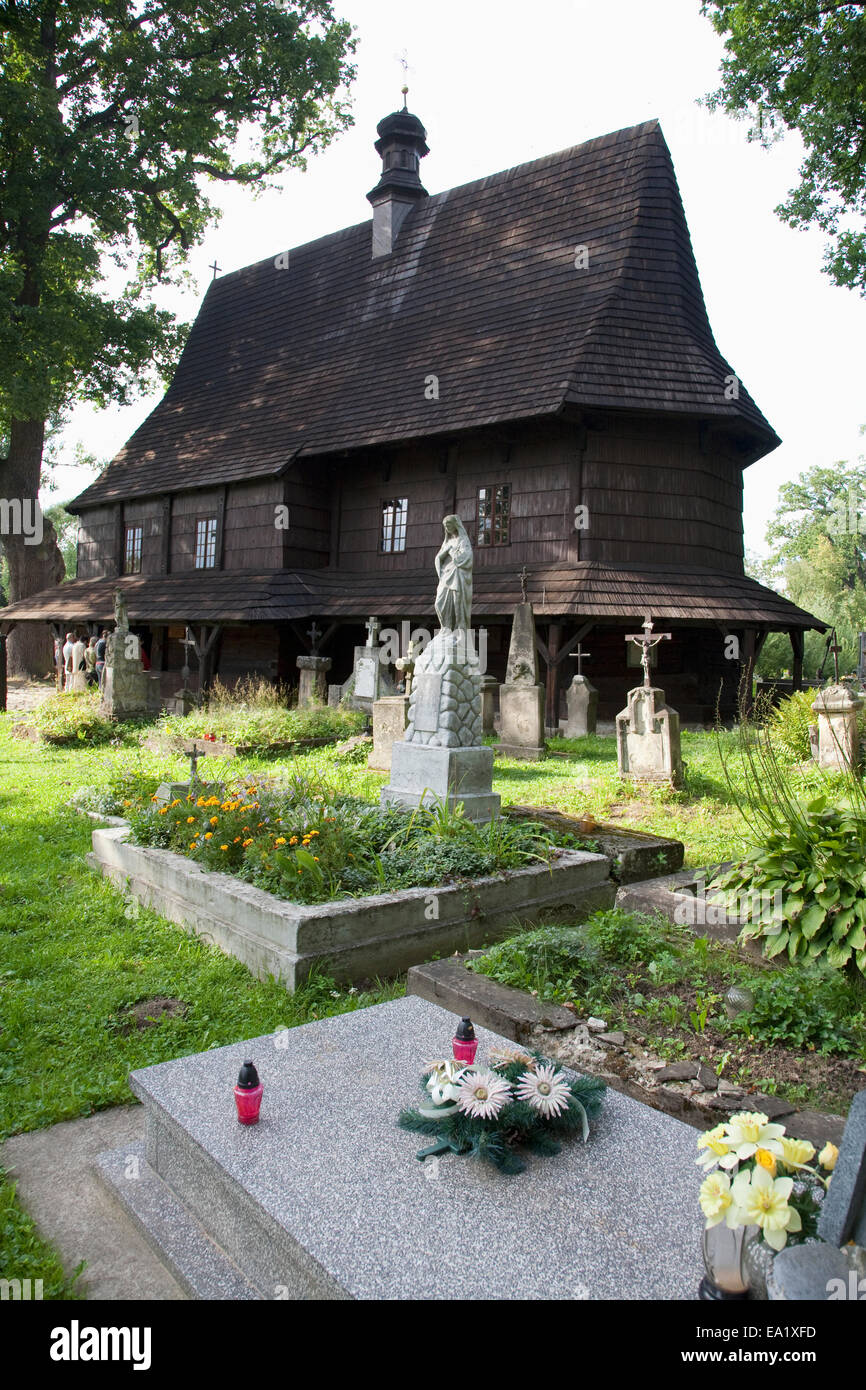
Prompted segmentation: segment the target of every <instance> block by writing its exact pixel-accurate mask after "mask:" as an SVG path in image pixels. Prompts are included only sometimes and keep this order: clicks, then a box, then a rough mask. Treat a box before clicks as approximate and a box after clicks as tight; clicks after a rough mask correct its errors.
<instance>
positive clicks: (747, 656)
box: [740, 627, 757, 719]
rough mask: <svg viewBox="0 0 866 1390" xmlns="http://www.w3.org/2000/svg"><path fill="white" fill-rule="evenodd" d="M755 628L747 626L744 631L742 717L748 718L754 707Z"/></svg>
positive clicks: (741, 669)
mask: <svg viewBox="0 0 866 1390" xmlns="http://www.w3.org/2000/svg"><path fill="white" fill-rule="evenodd" d="M755 637H756V633H755V629H754V628H753V627H747V628H746V629H745V630H744V632H743V650H742V655H741V658H740V672H741V676H740V718H741V719H748V717H749V715H750V714H751V713H752V709H753V707H754V693H753V681H754V677H755V661H756V659H757V658H756V652H755V645H756V643H755Z"/></svg>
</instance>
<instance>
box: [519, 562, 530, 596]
mask: <svg viewBox="0 0 866 1390" xmlns="http://www.w3.org/2000/svg"><path fill="white" fill-rule="evenodd" d="M528 578H529V575H528V574H527V573H526V566H525V565H524V566H523V569H522V570H521V571H520V602H521V603H525V602H526V581H527V579H528Z"/></svg>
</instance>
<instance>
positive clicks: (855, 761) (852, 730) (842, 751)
mask: <svg viewBox="0 0 866 1390" xmlns="http://www.w3.org/2000/svg"><path fill="white" fill-rule="evenodd" d="M862 704H863V700H862V699H861V697H860V696H859V695H855V694H853V693H852V692H851V691H850V690H848V689H847V688H846V687H845V686H844V685H830V686H828V687H827V689H826V690H822V691H821V693H820V694H819V695H818V696H817V697H816V699H815V703H814V704H813V706H812V709H813V710H814V712H815V714H816V715H817V717H818V766H819V767H826V768H829V769H830V770H831V771H832V772H845V771H848V770H850V771H854V772H856V771H857V768H858V766H859V763H860V731H859V729H858V726H857V712H858V710H859V709H860V706H861V705H862Z"/></svg>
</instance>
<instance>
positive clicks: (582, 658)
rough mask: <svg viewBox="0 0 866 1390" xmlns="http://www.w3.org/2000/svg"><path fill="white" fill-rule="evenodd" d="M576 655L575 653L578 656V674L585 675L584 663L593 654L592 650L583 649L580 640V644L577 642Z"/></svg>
mask: <svg viewBox="0 0 866 1390" xmlns="http://www.w3.org/2000/svg"><path fill="white" fill-rule="evenodd" d="M574 655H575V656H576V658H577V674H578V675H579V676H582V675H583V663H584V662H585V661H588V660H589V658H590V657H591V656H592V652H585V651H584V650H583V647H582V645H581V643H580V642H578V644H577V650H576V651H575V653H574Z"/></svg>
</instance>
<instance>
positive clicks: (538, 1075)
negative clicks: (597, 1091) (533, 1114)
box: [517, 1066, 571, 1119]
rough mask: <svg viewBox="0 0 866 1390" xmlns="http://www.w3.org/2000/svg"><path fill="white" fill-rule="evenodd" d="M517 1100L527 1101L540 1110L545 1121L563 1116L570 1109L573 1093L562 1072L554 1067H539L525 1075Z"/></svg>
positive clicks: (519, 1082) (520, 1083) (518, 1090)
mask: <svg viewBox="0 0 866 1390" xmlns="http://www.w3.org/2000/svg"><path fill="white" fill-rule="evenodd" d="M517 1099H518V1100H525V1101H526V1102H527V1103H528V1104H529V1105H531V1106H532V1108H533V1110H538V1111H540V1113H541V1114H542V1115H544V1117H545V1119H546V1118H547V1117H548V1116H549V1115H561V1114H562V1112H563V1110H567V1109H568V1105H569V1101H570V1100H571V1091H570V1090H569V1089H568V1084H567V1082H566V1080H565V1077H564V1076H563V1074H562V1072H561V1071H556V1070H555V1069H554V1067H552V1066H549V1067H538V1068H537V1070H536V1071H534V1072H532V1071H527V1072H524V1073H523V1076H521V1078H520V1080H519V1081H518V1083H517Z"/></svg>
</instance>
